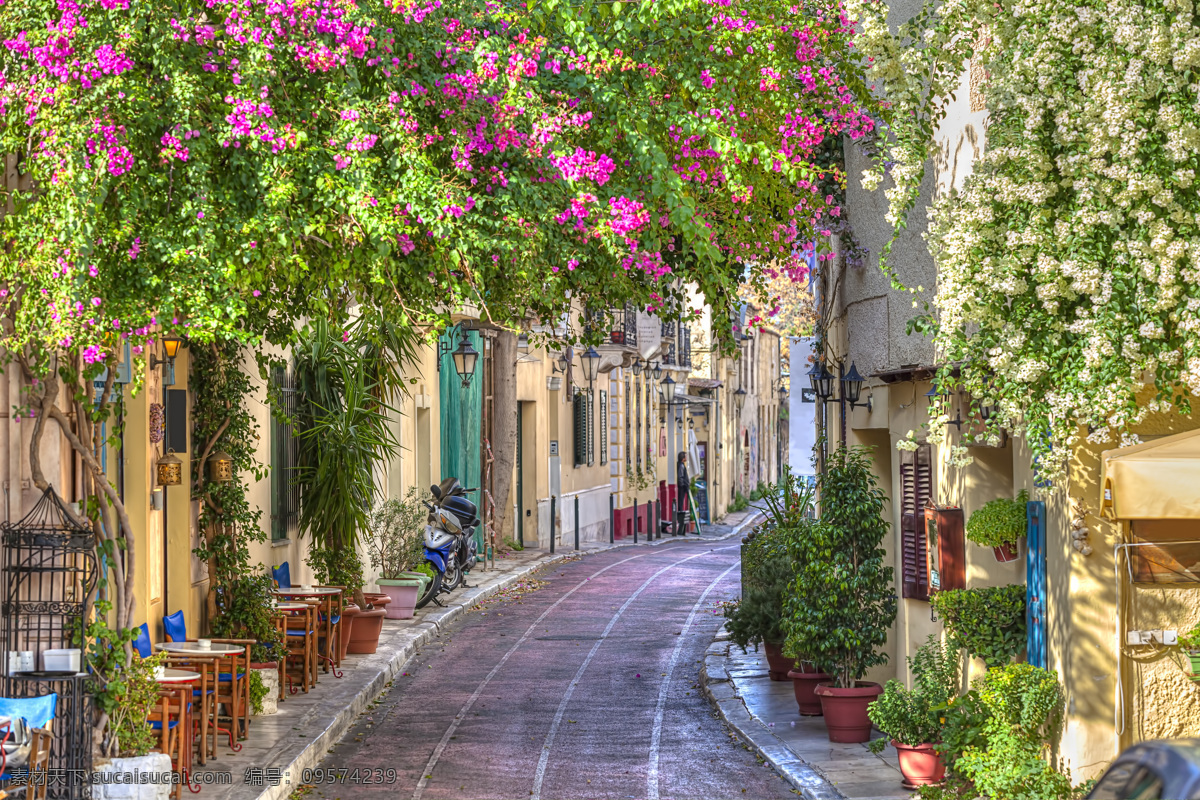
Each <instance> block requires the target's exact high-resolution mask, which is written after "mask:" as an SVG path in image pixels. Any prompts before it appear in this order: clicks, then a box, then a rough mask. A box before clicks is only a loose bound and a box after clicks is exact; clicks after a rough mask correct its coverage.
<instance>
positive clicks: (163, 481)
mask: <svg viewBox="0 0 1200 800" xmlns="http://www.w3.org/2000/svg"><path fill="white" fill-rule="evenodd" d="M154 471H155V473H156V483H157V484H158V485H159V486H178V485H179V484H181V483H183V462H182V461H180V460H179V457H178V456H176V455H175V451H174V450H167V454H166V455H165V456H163V457H162V458H160V459H159V460H158V461H157V462H156V463H155V465H154Z"/></svg>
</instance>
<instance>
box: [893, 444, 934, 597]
mask: <svg viewBox="0 0 1200 800" xmlns="http://www.w3.org/2000/svg"><path fill="white" fill-rule="evenodd" d="M900 494H901V505H900V556H901V573H902V574H901V578H902V581H903V595H904V597H913V598H917V599H919V600H928V599H929V572H928V567H927V566H926V563H925V503H926V502H928V501H929V500H932V499H933V448H932V447H931V446H930V445H927V444H923V445H921V446H920V447H918V448H917V449H916V450H915V451H914V450H905V451H902V453H901V458H900Z"/></svg>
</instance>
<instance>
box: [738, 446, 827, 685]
mask: <svg viewBox="0 0 1200 800" xmlns="http://www.w3.org/2000/svg"><path fill="white" fill-rule="evenodd" d="M766 492H767V493H766V499H767V520H766V522H764V523H763V524H762V525H761V526H759V528H757V529H756V530H755V531H753V532H751V533H750V534H749V535H747V536H746V537H745V538H744V539H743V540H742V597H741V598H740V599H739V600H738V601H736V602H734V603H730V604H728V605H726V607H725V617H726V620H727V621H726V623H725V625H726V628H727V629H728V631H729V634H730V638H731V639H732V640H733V642H734V643H735V644H737V645H738V646H739V647H741V648H742V651H743V652H745V651H746V648H747V647H749V646H750V645H754V647H755V648H756V649H757V647H758V646H759V645H760V644H761V645H762V646H763V649H764V650H765V651H766V656H767V665H768V668H769V669H768V675H769V676H770V678H771V680H773V681H783V680H787V679H788V673H789V672H791V670H792V668H793V666H794V665H795V659H793V658H789V657H788V656H786V655H785V654H784V652H783V638H784V636H783V628H782V627H781V625H782V621H783V595H784V593H785V592H786V591H787V589H788V586H789V584H790V583H791V582H792V579H793V577H795V566H794V564H793V562H792V558H791V556H790V555H789V553H788V549H787V546H786V543H785V541H786V538H787V536H788V534H789V532H790V531H791V530H792V529H793V526H794V525H796V524H798V523H801V522H803V521H805V520H806V519H807V518H808V517H809V515H810V514H811V511H812V497H813V490H812V487H811V486H810V485H808V484H806V483H802V482H801V481H799V480H798V479H797V478H796V476H794V475H793V474H792V473H791V471H790V470H788V468H787V467H786V466H785V467H784V471H783V476H782V477H781V479H780V481H779V483H778V484H775V485H772V486H770V487H768V488H767V490H766Z"/></svg>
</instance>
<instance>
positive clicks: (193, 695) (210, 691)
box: [192, 689, 216, 697]
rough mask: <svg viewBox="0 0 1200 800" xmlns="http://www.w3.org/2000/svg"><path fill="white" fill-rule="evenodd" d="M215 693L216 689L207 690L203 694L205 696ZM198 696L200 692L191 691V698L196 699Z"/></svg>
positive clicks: (197, 690)
mask: <svg viewBox="0 0 1200 800" xmlns="http://www.w3.org/2000/svg"><path fill="white" fill-rule="evenodd" d="M215 691H216V689H207V690H205V692H204V693H205V694H212V693H213V692H215ZM199 695H200V690H199V689H192V697H198V696H199Z"/></svg>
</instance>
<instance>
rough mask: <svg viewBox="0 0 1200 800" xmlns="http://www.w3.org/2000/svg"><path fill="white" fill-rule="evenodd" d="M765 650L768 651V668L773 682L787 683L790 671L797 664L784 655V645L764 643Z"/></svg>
mask: <svg viewBox="0 0 1200 800" xmlns="http://www.w3.org/2000/svg"><path fill="white" fill-rule="evenodd" d="M763 650H766V651H767V666H768V668H769V670H770V671H769V672H768V673H767V674H768V675H770V677H771V680H773V681H786V680H787V677H788V670H790V669H791V668H792V665H793V664H795V663H796V662H795V661H794V660H792V659H790V658H788V657H787V656H785V655H784V654H783V645H781V644H778V643H776V642H763Z"/></svg>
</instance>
